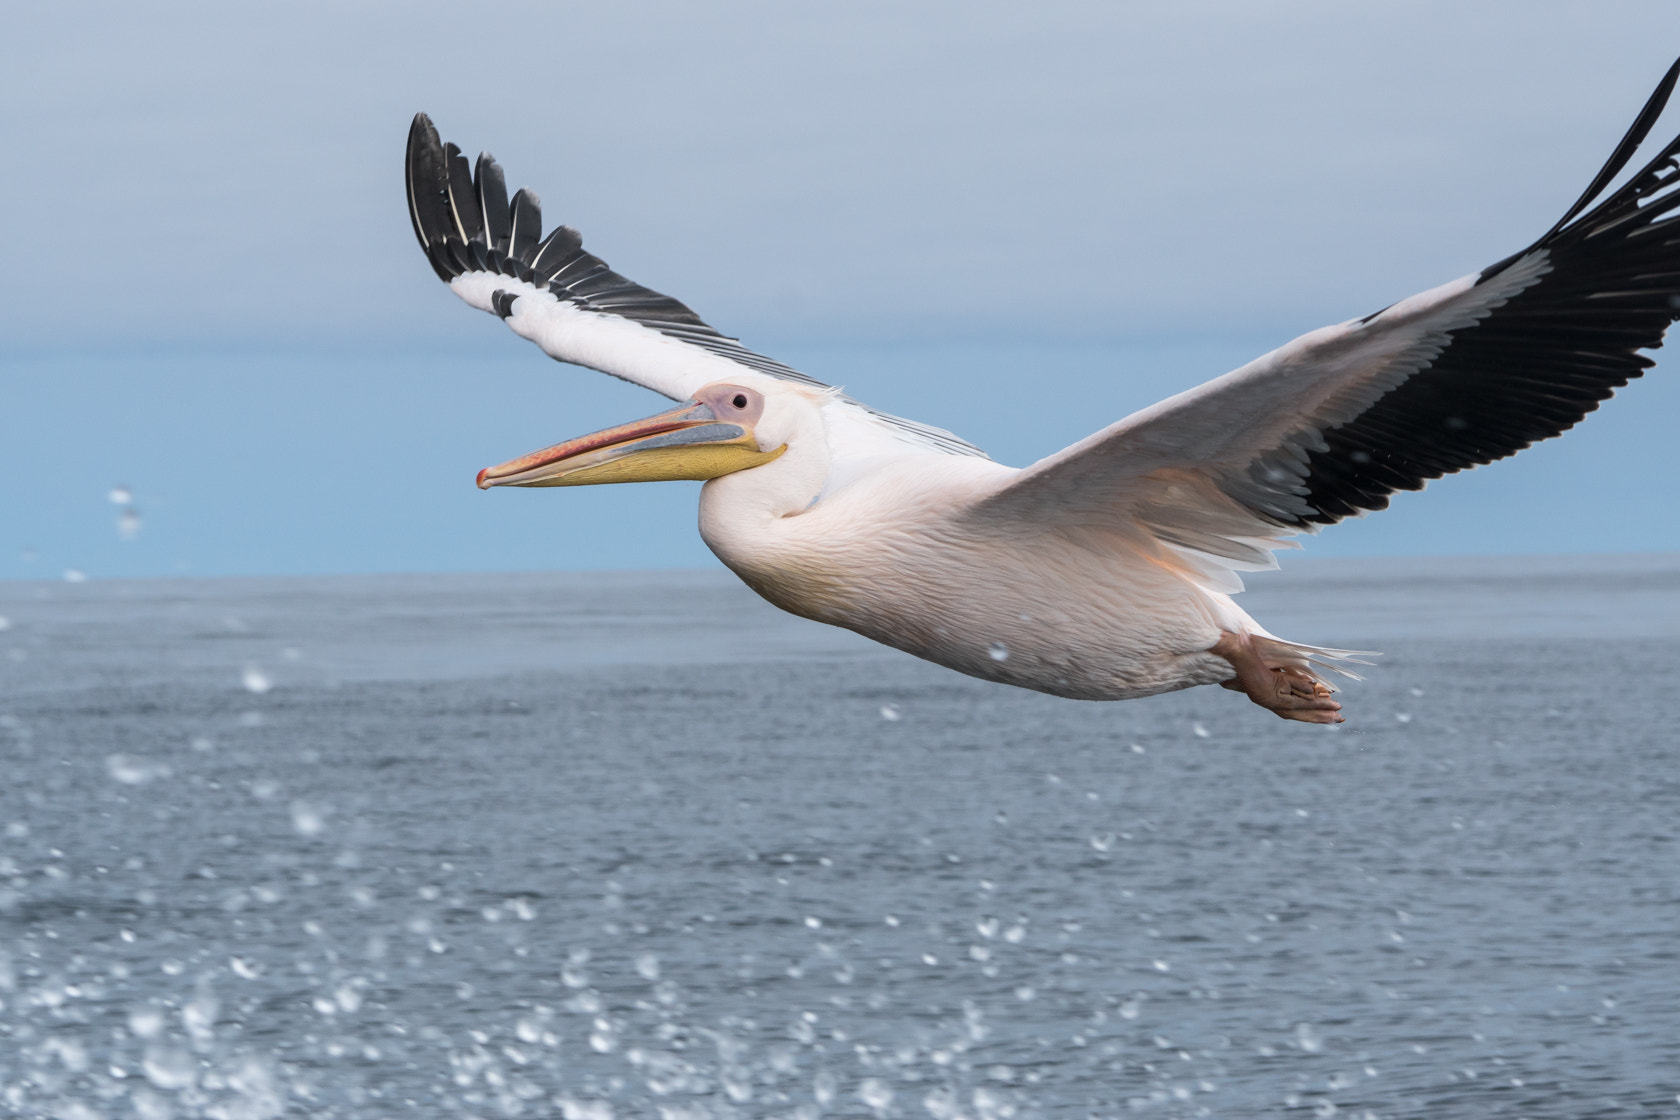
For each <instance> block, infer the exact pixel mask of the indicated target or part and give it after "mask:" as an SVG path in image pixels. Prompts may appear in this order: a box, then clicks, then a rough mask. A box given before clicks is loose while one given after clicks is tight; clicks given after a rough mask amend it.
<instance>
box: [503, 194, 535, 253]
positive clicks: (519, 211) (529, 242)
mask: <svg viewBox="0 0 1680 1120" xmlns="http://www.w3.org/2000/svg"><path fill="white" fill-rule="evenodd" d="M541 238H542V201H541V200H540V199H538V198H537V196H536V194H535V192H533V191H530V190H528V189H526V188H525V187H521V188H519V190H517V191H515V192H514V195H513V208H512V211H511V212H510V214H509V217H508V256H510V257H512V258H513V259H514V260H516V261H518V262H519V263H521V264H523V265H524V266H525V267H526V268H527V269H529V268H530V266H531V263H532V260H533V258H534V257H535V256H536V251H537V245H538V243H539V241H540V240H541Z"/></svg>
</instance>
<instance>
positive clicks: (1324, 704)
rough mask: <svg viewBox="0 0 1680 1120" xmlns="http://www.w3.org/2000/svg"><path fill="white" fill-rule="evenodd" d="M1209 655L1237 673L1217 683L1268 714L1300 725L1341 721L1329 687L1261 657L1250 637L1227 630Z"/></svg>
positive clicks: (1299, 670)
mask: <svg viewBox="0 0 1680 1120" xmlns="http://www.w3.org/2000/svg"><path fill="white" fill-rule="evenodd" d="M1208 652H1209V653H1216V654H1218V655H1219V656H1220V657H1223V658H1224V659H1225V660H1227V661H1229V662H1230V663H1231V667H1232V668H1233V669H1235V670H1236V671H1237V675H1236V676H1235V677H1234V678H1232V679H1231V680H1228V681H1221V682H1220V684H1221V685H1223V686H1224V687H1225V688H1228V689H1230V690H1232V691H1233V692H1241V693H1244V694H1246V695H1247V696H1248V698H1249V699H1250V700H1252V701H1254V702H1255V703H1256V704H1258V705H1260V706H1261V707H1262V708H1265V709H1266V710H1267V711H1269V712H1275V713H1276V714H1277V715H1278V716H1280V717H1282V718H1283V719H1298V720H1300V721H1301V722H1302V723H1342V722H1344V721H1343V719H1342V716H1341V715H1340V712H1341V710H1342V706H1341V705H1340V704H1338V703H1336V701H1335V700H1333V699H1331V693H1330V688H1329V686H1327V685H1326V684H1324V683H1323V682H1322V681H1320V680H1318V679H1317V678H1315V677H1314V676H1313V675H1312V674H1310V673H1308V672H1306V671H1304V670H1302V669H1299V668H1297V667H1295V666H1293V665H1283V664H1278V663H1276V662H1272V661H1268V660H1266V659H1265V658H1263V657H1261V656H1260V653H1259V651H1258V650H1256V649H1255V648H1254V639H1253V638H1252V637H1251V636H1250V635H1248V634H1233V633H1230V632H1229V631H1227V632H1225V633H1224V634H1221V635H1220V638H1219V641H1218V642H1217V643H1215V644H1214V646H1213V648H1212V649H1211V650H1209V651H1208Z"/></svg>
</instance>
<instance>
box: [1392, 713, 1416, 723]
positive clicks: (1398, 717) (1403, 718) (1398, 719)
mask: <svg viewBox="0 0 1680 1120" xmlns="http://www.w3.org/2000/svg"><path fill="white" fill-rule="evenodd" d="M1394 722H1395V723H1410V722H1412V713H1410V712H1395V713H1394Z"/></svg>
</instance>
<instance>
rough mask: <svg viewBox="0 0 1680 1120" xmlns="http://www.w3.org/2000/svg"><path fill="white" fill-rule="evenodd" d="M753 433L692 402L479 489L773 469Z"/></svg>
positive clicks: (513, 466) (505, 468)
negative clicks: (754, 468) (769, 467)
mask: <svg viewBox="0 0 1680 1120" xmlns="http://www.w3.org/2000/svg"><path fill="white" fill-rule="evenodd" d="M786 450H787V445H786V444H783V445H782V446H781V447H778V448H776V450H774V451H760V450H759V449H758V441H757V440H756V439H754V438H753V434H752V431H751V430H750V429H748V428H744V427H742V426H741V425H739V424H731V423H726V422H724V421H720V420H719V419H718V418H717V415H716V414H715V413H713V412H712V410H711V408H710V406H708V405H704V404H697V403H695V402H694V401H689V402H688V403H687V404H683V405H679V406H678V407H676V408H674V409H672V410H671V411H669V412H662V413H660V414H659V415H658V416H650V417H648V418H647V419H646V420H637V421H636V422H635V423H633V424H621V425H619V426H618V427H616V428H607V429H606V430H604V431H599V432H596V433H595V434H594V435H588V436H583V437H581V438H578V439H573V440H567V441H566V442H565V443H557V444H555V445H554V446H553V447H545V448H543V449H542V450H541V451H533V452H531V453H530V454H529V455H521V456H520V457H519V458H517V459H509V460H508V461H507V462H505V463H502V464H501V465H500V466H495V467H487V468H485V469H484V470H481V471H479V472H478V488H479V489H480V490H488V489H490V487H492V486H592V485H595V484H597V483H604V482H668V481H674V480H677V479H691V480H705V479H708V478H717V477H718V476H719V475H725V474H732V473H733V472H735V471H741V470H746V469H747V468H748V467H756V466H759V465H761V464H763V463H768V462H769V461H770V460H772V459H774V458H775V457H776V456H778V455H780V454H781V453H782V452H784V451H786Z"/></svg>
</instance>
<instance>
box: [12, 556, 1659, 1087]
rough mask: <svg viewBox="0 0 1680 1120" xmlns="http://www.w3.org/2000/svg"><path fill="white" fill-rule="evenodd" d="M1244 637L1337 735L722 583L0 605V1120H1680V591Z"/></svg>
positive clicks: (1285, 579) (1607, 578)
mask: <svg viewBox="0 0 1680 1120" xmlns="http://www.w3.org/2000/svg"><path fill="white" fill-rule="evenodd" d="M1245 605H1247V606H1248V607H1249V609H1250V610H1251V612H1253V613H1254V614H1255V615H1256V616H1257V617H1259V618H1260V619H1261V620H1262V621H1264V622H1265V623H1267V625H1268V626H1270V627H1271V628H1272V629H1273V630H1274V631H1276V632H1278V633H1280V634H1283V635H1284V636H1286V637H1290V638H1295V639H1299V640H1302V641H1313V642H1323V643H1327V644H1337V645H1350V646H1357V647H1360V648H1369V649H1380V650H1382V651H1384V656H1383V657H1382V658H1380V659H1379V663H1378V665H1377V666H1376V667H1375V668H1373V669H1372V670H1371V671H1370V672H1369V679H1368V680H1366V681H1364V682H1360V683H1353V684H1350V685H1348V687H1347V689H1346V695H1345V697H1344V699H1345V701H1346V703H1347V712H1348V715H1349V722H1348V723H1347V724H1346V725H1344V726H1343V727H1341V728H1339V729H1321V728H1309V727H1302V726H1298V725H1292V724H1285V723H1283V722H1282V721H1279V720H1276V719H1274V718H1272V717H1270V716H1269V715H1266V714H1265V713H1263V712H1261V711H1260V710H1259V709H1257V708H1254V707H1253V706H1252V705H1249V704H1247V703H1246V702H1245V701H1244V700H1242V699H1241V698H1240V697H1238V696H1236V695H1233V694H1231V693H1228V692H1224V691H1222V690H1217V689H1199V690H1193V691H1191V692H1187V693H1180V694H1175V695H1171V696H1165V697H1157V698H1153V699H1151V700H1146V701H1136V702H1130V703H1125V704H1090V703H1080V702H1075V701H1063V700H1057V699H1053V698H1050V697H1044V696H1039V695H1035V694H1032V693H1027V692H1022V691H1017V690H1012V689H1008V688H1004V687H1001V686H995V685H989V684H985V683H982V682H978V681H973V680H969V679H967V678H964V677H960V676H957V675H954V674H951V673H949V672H946V671H944V670H941V669H938V668H936V667H934V666H930V665H924V664H922V663H919V662H916V661H913V660H911V659H909V658H906V657H903V656H900V655H898V654H895V653H893V652H891V651H887V650H883V649H880V648H879V647H875V646H873V645H870V644H869V643H867V642H864V641H862V640H861V639H857V638H855V637H853V636H852V635H848V634H845V633H843V632H839V631H833V630H828V629H825V628H822V627H818V626H815V625H814V624H807V623H804V622H802V621H800V620H797V619H793V618H789V617H787V616H783V615H780V614H778V613H776V612H775V611H774V610H772V609H771V608H769V607H767V606H765V605H764V604H762V603H760V602H758V601H757V600H755V599H754V598H753V597H752V596H751V595H750V594H749V593H748V592H746V591H745V590H744V589H742V588H741V587H739V586H738V585H737V584H735V583H734V582H732V580H731V579H730V578H729V577H727V576H726V575H725V574H723V573H719V572H694V573H663V574H660V573H655V574H633V575H627V574H620V575H575V574H559V575H522V576H500V575H496V576H490V575H486V576H458V575H457V576H405V577H389V578H379V577H347V578H336V579H283V580H222V581H192V580H157V581H142V582H102V581H89V582H86V583H79V584H69V583H56V582H55V583H43V582H36V583H29V582H11V583H0V616H3V617H4V619H5V622H4V628H3V629H0V752H3V755H0V757H3V758H4V761H5V774H6V781H5V782H4V783H3V785H0V1115H6V1116H20V1117H35V1116H41V1117H55V1118H69V1120H85V1118H91V1117H130V1116H134V1117H140V1118H142V1120H157V1118H163V1117H180V1118H187V1117H214V1118H228V1120H236V1118H259V1117H279V1116H296V1117H357V1118H360V1117H415V1116H417V1117H434V1116H435V1117H468V1116H472V1117H485V1118H489V1117H562V1118H564V1120H606V1118H608V1117H616V1118H620V1120H623V1118H629V1117H653V1118H658V1120H701V1118H705V1117H720V1118H721V1117H741V1118H747V1117H799V1118H801V1120H812V1118H815V1117H819V1116H835V1117H859V1118H875V1117H881V1118H884V1117H932V1118H934V1120H952V1118H956V1117H965V1118H970V1120H1003V1118H1021V1120H1025V1118H1029V1117H1047V1118H1048V1117H1055V1118H1074V1117H1079V1118H1084V1117H1091V1116H1096V1117H1111V1116H1112V1117H1119V1116H1144V1117H1194V1116H1213V1117H1237V1118H1253V1117H1271V1116H1280V1117H1290V1116H1315V1117H1328V1116H1351V1117H1366V1116H1378V1117H1385V1118H1398V1117H1418V1118H1423V1117H1430V1118H1435V1117H1512V1118H1515V1117H1528V1118H1531V1120H1545V1118H1559V1120H1564V1118H1569V1120H1574V1118H1580V1117H1588V1116H1594V1117H1596V1116H1626V1117H1646V1116H1650V1117H1676V1116H1680V1098H1677V1094H1680V766H1677V761H1680V759H1677V755H1680V748H1677V745H1676V740H1677V736H1676V733H1675V727H1674V724H1675V719H1676V716H1677V714H1680V675H1677V670H1680V556H1674V555H1666V556H1646V557H1597V558H1573V559H1568V558H1564V559H1526V560H1495V559H1478V560H1460V561H1449V560H1410V561H1381V562H1377V561H1320V562H1317V563H1312V562H1295V563H1291V564H1290V565H1289V568H1288V570H1286V571H1285V572H1281V573H1276V574H1268V575H1266V576H1263V577H1258V578H1256V579H1255V580H1254V589H1253V590H1252V591H1251V592H1250V593H1249V594H1248V596H1247V598H1246V600H1245Z"/></svg>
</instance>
